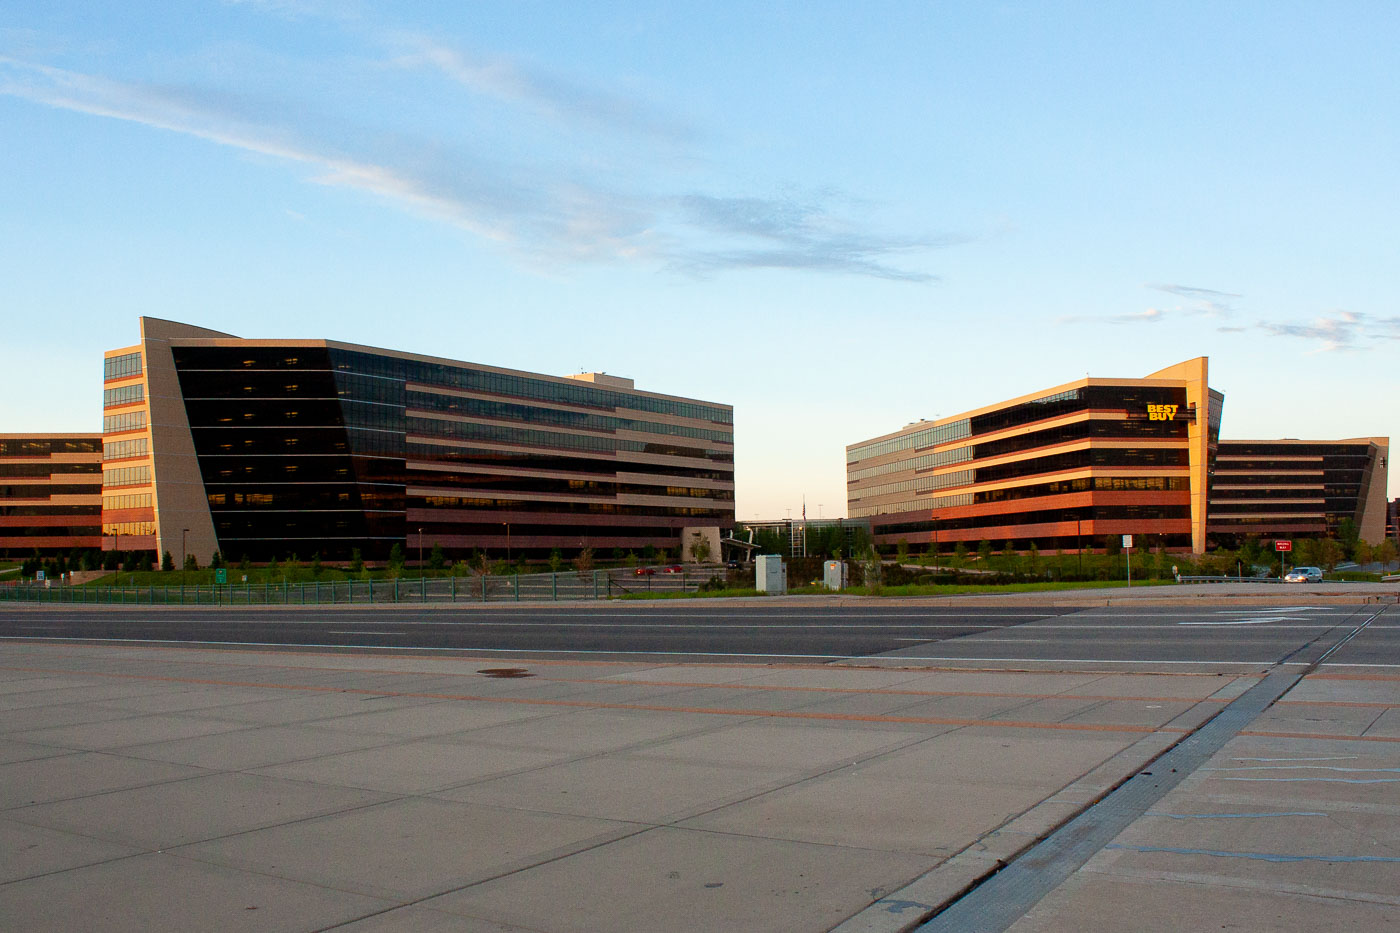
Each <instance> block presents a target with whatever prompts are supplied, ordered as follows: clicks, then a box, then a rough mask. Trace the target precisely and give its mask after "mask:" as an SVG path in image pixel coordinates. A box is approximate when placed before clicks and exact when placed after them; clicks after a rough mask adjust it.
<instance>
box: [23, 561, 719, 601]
mask: <svg viewBox="0 0 1400 933" xmlns="http://www.w3.org/2000/svg"><path fill="white" fill-rule="evenodd" d="M711 576H713V574H712V573H710V572H707V571H699V572H686V573H675V574H671V573H662V574H655V575H644V576H637V575H635V574H634V573H633V572H632V571H607V570H595V571H592V572H588V573H578V572H574V571H570V572H567V573H527V574H514V575H511V576H471V577H418V578H413V579H402V578H395V579H390V580H335V581H330V580H328V581H324V582H318V581H311V582H307V583H292V582H289V581H287V580H283V581H282V582H280V583H216V584H202V585H191V586H66V585H61V584H53V583H52V582H51V581H50V582H45V583H15V584H9V585H4V586H0V602H7V601H8V602H40V603H77V604H81V603H88V604H98V605H143V606H145V605H154V606H298V605H300V606H322V605H331V604H337V603H345V604H350V603H466V602H478V603H490V602H497V603H499V602H527V601H528V602H553V601H558V600H579V599H582V600H590V599H609V598H612V597H615V596H622V595H625V594H628V593H693V592H695V591H696V590H698V589H699V588H700V586H701V585H702V584H703V583H705V582H706V581H708V580H709V579H710V578H711Z"/></svg>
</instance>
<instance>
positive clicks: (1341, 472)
mask: <svg viewBox="0 0 1400 933" xmlns="http://www.w3.org/2000/svg"><path fill="white" fill-rule="evenodd" d="M1388 456H1389V441H1388V438H1383V437H1359V438H1351V439H1348V440H1338V441H1318V440H1292V439H1288V440H1272V441H1222V442H1221V444H1220V451H1219V454H1218V455H1217V457H1216V458H1215V463H1214V465H1213V467H1212V470H1211V474H1210V512H1209V515H1210V518H1209V538H1210V540H1211V542H1212V544H1218V545H1220V546H1222V547H1238V546H1239V544H1240V543H1241V542H1243V541H1244V540H1246V539H1248V538H1294V537H1299V538H1324V537H1336V535H1337V531H1338V528H1339V526H1340V525H1341V523H1342V521H1343V520H1344V519H1351V520H1352V521H1353V522H1354V523H1355V524H1356V527H1357V530H1358V531H1359V532H1360V535H1361V537H1362V538H1363V539H1365V540H1366V541H1369V542H1371V543H1372V544H1377V543H1379V542H1380V541H1381V539H1382V537H1383V536H1384V534H1385V512H1386V508H1385V507H1386V500H1385V486H1386V470H1387V457H1388Z"/></svg>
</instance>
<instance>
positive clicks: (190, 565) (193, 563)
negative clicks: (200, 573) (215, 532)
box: [185, 554, 199, 570]
mask: <svg viewBox="0 0 1400 933" xmlns="http://www.w3.org/2000/svg"><path fill="white" fill-rule="evenodd" d="M185 569H186V570H198V569H199V561H198V560H197V559H196V558H195V556H194V555H193V554H186V555H185Z"/></svg>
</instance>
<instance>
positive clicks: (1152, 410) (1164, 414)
mask: <svg viewBox="0 0 1400 933" xmlns="http://www.w3.org/2000/svg"><path fill="white" fill-rule="evenodd" d="M1180 407H1181V406H1180V405H1148V406H1147V420H1148V421H1171V420H1172V419H1173V418H1175V417H1176V410H1177V409H1178V408H1180Z"/></svg>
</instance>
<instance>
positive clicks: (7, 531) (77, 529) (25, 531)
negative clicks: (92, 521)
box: [0, 525, 99, 538]
mask: <svg viewBox="0 0 1400 933" xmlns="http://www.w3.org/2000/svg"><path fill="white" fill-rule="evenodd" d="M98 533H99V532H98V526H96V525H58V526H54V525H16V526H15V527H13V528H0V538H57V537H63V538H69V537H73V538H76V537H94V538H95V537H97V535H98Z"/></svg>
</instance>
